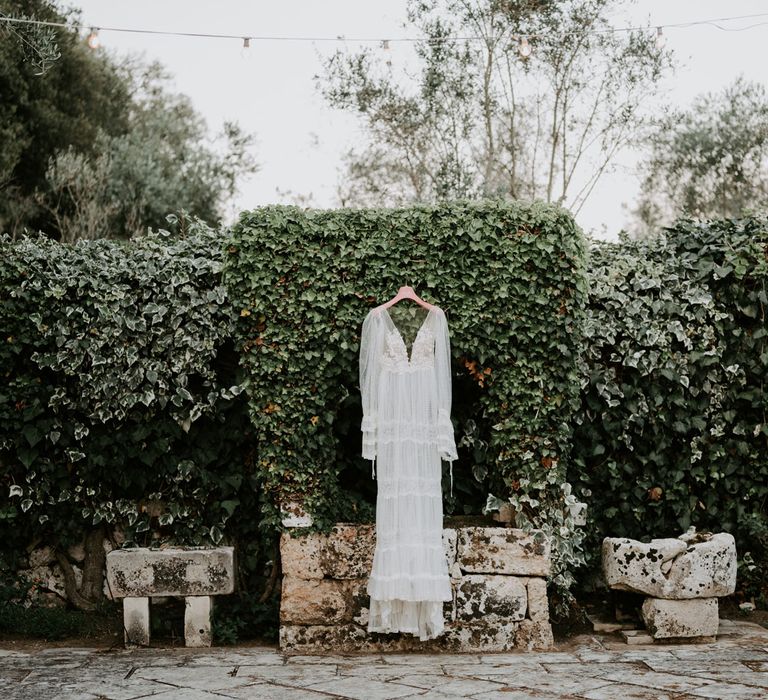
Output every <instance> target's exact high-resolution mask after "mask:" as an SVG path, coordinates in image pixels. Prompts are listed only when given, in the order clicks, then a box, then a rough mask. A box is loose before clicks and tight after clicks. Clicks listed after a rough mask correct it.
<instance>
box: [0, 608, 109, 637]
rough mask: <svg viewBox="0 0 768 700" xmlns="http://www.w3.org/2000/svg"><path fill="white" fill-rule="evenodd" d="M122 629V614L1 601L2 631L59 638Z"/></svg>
mask: <svg viewBox="0 0 768 700" xmlns="http://www.w3.org/2000/svg"><path fill="white" fill-rule="evenodd" d="M118 631H120V615H119V614H114V613H113V614H112V615H106V614H98V615H97V614H94V613H84V612H81V611H79V610H66V609H63V608H45V607H37V606H31V607H24V606H23V605H17V604H15V603H4V602H0V635H4V636H5V635H18V636H19V637H27V638H32V639H45V640H58V639H68V638H70V639H71V638H77V639H84V638H88V637H96V636H102V635H104V634H107V633H114V632H118Z"/></svg>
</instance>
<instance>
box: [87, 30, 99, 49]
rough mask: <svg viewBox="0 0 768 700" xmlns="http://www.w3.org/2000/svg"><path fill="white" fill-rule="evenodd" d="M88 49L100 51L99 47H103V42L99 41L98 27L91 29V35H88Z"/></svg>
mask: <svg viewBox="0 0 768 700" xmlns="http://www.w3.org/2000/svg"><path fill="white" fill-rule="evenodd" d="M87 41H88V48H90V49H98V48H99V46H101V41H99V30H98V29H96V27H91V33H90V34H89V35H88V39H87Z"/></svg>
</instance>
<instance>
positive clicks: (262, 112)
mask: <svg viewBox="0 0 768 700" xmlns="http://www.w3.org/2000/svg"><path fill="white" fill-rule="evenodd" d="M63 1H64V4H66V5H73V6H76V7H79V8H81V10H82V18H83V22H84V23H85V24H89V25H94V26H100V27H107V26H116V27H127V28H141V29H157V30H171V31H188V32H207V33H222V34H237V35H240V34H242V35H250V36H258V35H262V36H278V35H283V36H314V37H336V36H339V35H342V36H345V37H366V38H368V37H370V38H373V39H383V38H387V37H390V38H391V37H396V36H398V37H401V36H407V35H411V36H413V35H414V31H413V29H410V28H404V27H403V23H404V21H405V18H406V14H405V8H406V2H405V0H388V2H386V3H385V2H380V3H374V2H370V1H369V2H361V1H360V0H357V1H355V0H323V1H322V2H318V1H317V0H315V1H313V2H310V1H309V0H304V1H303V2H301V1H299V0H281V1H280V2H253V0H216V1H215V2H214V1H212V0H109V2H105V1H104V0H63ZM760 12H768V2H766V0H728V1H727V2H725V1H723V0H637V1H636V2H634V3H627V6H626V10H625V11H624V13H623V14H622V17H621V18H617V20H616V22H615V24H616V26H626V25H627V24H628V23H629V24H643V23H645V21H646V20H649V21H650V23H651V24H652V25H658V24H667V23H674V22H686V21H693V20H701V19H711V18H720V17H728V16H734V15H747V14H753V13H760ZM763 21H768V17H764V18H755V19H751V20H740V21H738V22H731V23H727V24H726V25H724V26H728V27H731V28H736V27H740V26H746V25H750V24H755V23H758V22H763ZM664 31H665V35H666V40H667V45H668V46H669V47H670V48H673V49H674V50H675V53H676V55H677V58H678V61H679V62H680V63H681V65H680V67H679V68H678V70H677V72H676V73H675V75H674V76H673V77H672V78H671V79H670V80H669V81H667V83H666V84H665V85H664V90H665V97H664V98H663V99H664V100H666V101H668V102H671V103H673V104H676V105H679V106H684V105H686V104H688V103H689V102H690V101H691V100H692V99H693V98H694V97H695V96H696V95H697V94H699V93H701V92H707V91H711V90H718V89H719V88H721V87H723V86H725V85H727V84H729V83H730V82H732V81H733V80H734V79H735V78H736V77H737V76H738V75H740V74H741V75H744V76H745V77H746V78H748V79H751V80H757V81H760V82H762V83H764V84H768V60H766V59H768V24H766V25H764V26H758V27H755V28H753V29H750V30H748V31H741V32H735V31H721V30H718V29H716V28H715V27H711V26H699V27H691V28H670V29H666V30H664ZM100 38H101V41H102V45H103V46H105V47H106V48H108V49H109V50H114V51H116V52H118V53H124V52H132V53H144V54H145V56H146V58H150V59H158V60H159V61H161V62H162V63H163V64H164V65H165V66H166V67H167V68H168V69H169V71H170V72H172V73H173V74H174V75H175V88H176V89H177V90H178V91H179V92H183V93H186V94H187V95H189V96H190V97H191V98H192V100H193V103H194V105H195V107H196V108H197V109H198V110H199V111H200V112H201V113H202V114H203V116H204V117H205V118H206V120H207V121H208V124H209V126H210V127H211V129H212V130H214V131H217V130H218V129H219V128H220V127H221V124H222V122H223V121H225V120H232V121H236V122H238V123H239V124H240V125H241V126H242V127H243V128H244V129H245V130H246V131H249V132H251V133H253V134H255V136H256V145H255V148H254V153H255V156H256V158H257V160H258V162H259V164H260V166H261V169H260V170H259V172H258V173H256V174H255V175H254V176H252V177H250V178H248V179H247V180H244V181H243V182H242V183H241V185H240V193H239V195H238V197H237V198H236V201H235V202H234V203H233V206H232V207H231V211H230V214H229V215H230V217H231V218H234V216H235V215H236V213H237V212H239V211H240V210H242V209H250V208H253V207H256V206H260V205H263V204H270V203H277V202H281V201H287V200H288V199H291V196H290V195H286V194H281V193H286V192H289V193H292V194H293V195H296V194H299V195H311V196H312V199H311V205H312V206H319V207H333V206H338V203H337V201H336V185H337V183H338V180H339V175H340V156H341V154H342V153H343V152H344V151H345V150H346V149H347V148H349V147H350V146H352V145H353V144H354V142H355V138H356V137H357V138H359V132H357V129H356V124H357V121H356V119H355V118H354V117H353V116H352V115H348V114H343V113H340V112H338V111H335V110H331V109H329V108H328V107H327V106H326V105H325V104H324V101H323V99H322V97H321V96H320V95H319V93H318V91H317V89H316V84H315V80H314V79H313V76H314V75H315V74H316V73H318V72H319V71H320V55H321V54H322V55H330V54H331V53H332V52H333V51H334V50H335V49H336V48H338V47H339V46H340V45H341V44H338V43H336V42H328V43H325V42H317V43H309V42H306V43H297V42H278V41H269V42H259V41H252V42H251V49H250V50H249V51H248V52H247V57H244V56H243V53H244V52H243V49H242V48H241V46H242V42H240V41H238V40H234V39H229V40H224V39H204V38H172V37H162V36H144V35H139V34H123V33H116V32H107V31H102V32H101V34H100ZM348 46H349V48H350V49H351V50H353V49H354V48H355V46H356V45H355V44H354V43H353V42H348ZM407 51H408V49H407V48H406V47H405V45H403V44H392V51H391V53H392V60H393V62H395V63H397V61H398V60H399V57H398V54H399V55H400V57H403V56H404V55H405V54H407ZM660 104H661V103H660ZM636 159H637V156H636V154H633V153H628V152H625V153H624V154H623V155H622V156H621V158H620V159H619V162H620V164H621V166H622V167H621V169H620V171H619V172H617V173H614V174H612V175H610V176H609V177H607V178H605V179H604V180H602V181H601V183H600V184H598V186H597V187H596V188H595V190H594V192H593V194H592V196H591V198H590V200H589V201H588V202H587V204H586V205H585V206H584V208H583V209H582V211H581V213H580V215H579V216H578V221H579V224H580V225H581V226H582V228H584V230H585V231H589V232H592V233H594V234H595V235H597V236H600V237H604V238H615V235H616V233H617V231H618V230H619V229H620V228H621V227H622V226H625V225H626V222H627V214H626V211H625V209H624V205H632V204H633V202H634V199H635V196H636V193H637V187H638V181H637V178H636V176H635V173H634V171H633V165H634V163H635V162H636ZM660 186H663V183H660Z"/></svg>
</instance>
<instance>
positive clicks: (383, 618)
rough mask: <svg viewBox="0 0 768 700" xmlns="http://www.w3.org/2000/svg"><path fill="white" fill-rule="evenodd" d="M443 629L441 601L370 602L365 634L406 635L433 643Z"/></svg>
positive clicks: (395, 600) (393, 600)
mask: <svg viewBox="0 0 768 700" xmlns="http://www.w3.org/2000/svg"><path fill="white" fill-rule="evenodd" d="M444 629H445V621H444V618H443V602H442V601H440V600H416V601H413V600H400V599H391V600H379V599H377V598H373V597H372V598H371V605H370V609H369V614H368V632H383V633H392V632H406V633H408V634H417V635H419V639H420V640H421V641H426V640H428V639H433V638H434V637H437V636H438V635H440V634H442V632H443V630H444Z"/></svg>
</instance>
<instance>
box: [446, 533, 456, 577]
mask: <svg viewBox="0 0 768 700" xmlns="http://www.w3.org/2000/svg"><path fill="white" fill-rule="evenodd" d="M457 542H458V533H457V532H456V530H454V529H452V528H444V529H443V547H444V548H445V559H446V561H447V562H448V571H450V570H451V569H452V568H453V565H454V564H455V563H456V547H457Z"/></svg>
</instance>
